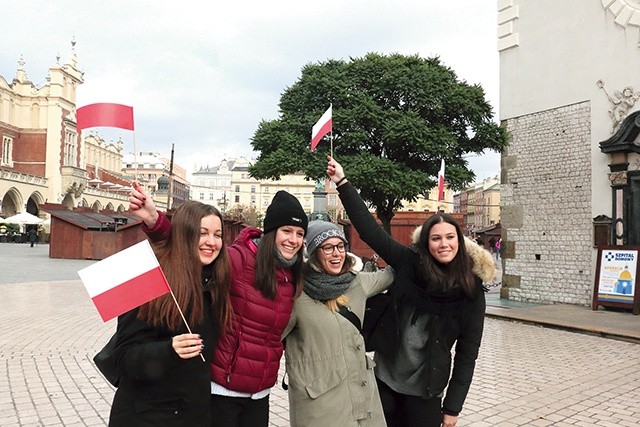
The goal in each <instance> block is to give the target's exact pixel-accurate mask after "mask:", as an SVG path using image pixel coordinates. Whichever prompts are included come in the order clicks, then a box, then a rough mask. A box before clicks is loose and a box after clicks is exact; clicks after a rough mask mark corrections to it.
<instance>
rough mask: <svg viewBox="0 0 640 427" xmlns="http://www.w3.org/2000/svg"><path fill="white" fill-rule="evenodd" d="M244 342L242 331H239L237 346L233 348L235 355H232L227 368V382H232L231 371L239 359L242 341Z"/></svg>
mask: <svg viewBox="0 0 640 427" xmlns="http://www.w3.org/2000/svg"><path fill="white" fill-rule="evenodd" d="M241 342H242V332H238V339H237V341H236V348H235V349H234V350H233V356H232V357H231V361H230V362H229V367H228V368H227V384H229V382H231V372H232V371H233V367H234V366H235V364H236V361H237V360H238V352H239V351H240V343H241Z"/></svg>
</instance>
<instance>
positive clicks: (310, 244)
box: [304, 220, 349, 256]
mask: <svg viewBox="0 0 640 427" xmlns="http://www.w3.org/2000/svg"><path fill="white" fill-rule="evenodd" d="M332 237H338V238H340V239H342V241H343V242H344V243H345V245H346V244H348V243H349V242H347V238H346V237H345V235H344V232H343V231H342V230H340V229H339V228H338V227H337V226H336V225H335V224H334V223H332V222H328V221H322V220H316V221H311V222H309V225H308V226H307V234H306V235H305V236H304V242H305V244H306V246H307V254H309V256H311V255H312V254H313V253H314V252H315V250H316V249H318V247H319V246H320V245H322V243H324V242H325V241H326V240H327V239H330V238H332Z"/></svg>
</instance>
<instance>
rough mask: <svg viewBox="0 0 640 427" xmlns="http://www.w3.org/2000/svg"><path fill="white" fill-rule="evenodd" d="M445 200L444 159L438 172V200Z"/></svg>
mask: <svg viewBox="0 0 640 427" xmlns="http://www.w3.org/2000/svg"><path fill="white" fill-rule="evenodd" d="M441 200H444V159H442V163H440V172H438V201H441Z"/></svg>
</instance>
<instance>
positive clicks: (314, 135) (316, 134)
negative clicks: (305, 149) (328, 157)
mask: <svg viewBox="0 0 640 427" xmlns="http://www.w3.org/2000/svg"><path fill="white" fill-rule="evenodd" d="M332 124H333V120H332V118H331V105H329V108H328V109H327V111H325V112H324V114H323V115H322V117H320V120H318V121H317V122H316V124H315V125H313V128H312V129H311V151H313V150H315V148H316V145H318V143H319V142H320V140H321V139H322V137H323V136H325V135H326V134H328V133H329V132H331V125H332Z"/></svg>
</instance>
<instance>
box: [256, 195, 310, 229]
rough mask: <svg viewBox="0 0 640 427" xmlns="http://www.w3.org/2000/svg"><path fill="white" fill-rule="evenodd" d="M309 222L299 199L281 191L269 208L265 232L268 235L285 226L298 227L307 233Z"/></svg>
mask: <svg viewBox="0 0 640 427" xmlns="http://www.w3.org/2000/svg"><path fill="white" fill-rule="evenodd" d="M308 222H309V219H308V218H307V214H306V213H304V210H302V205H301V204H300V202H299V201H298V199H296V198H295V196H293V195H291V194H289V193H287V192H286V191H282V190H280V191H278V192H277V193H276V195H275V196H274V197H273V200H272V201H271V204H270V205H269V207H268V208H267V213H266V215H265V216H264V227H263V231H264V232H265V233H268V232H270V231H272V230H275V229H277V228H278V227H282V226H283V225H296V226H298V227H302V228H303V229H304V232H305V233H306V232H307V223H308Z"/></svg>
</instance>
